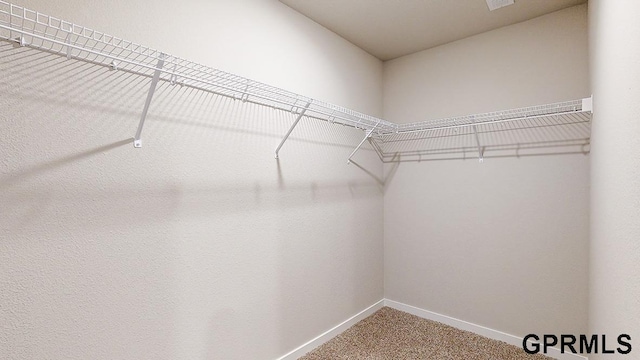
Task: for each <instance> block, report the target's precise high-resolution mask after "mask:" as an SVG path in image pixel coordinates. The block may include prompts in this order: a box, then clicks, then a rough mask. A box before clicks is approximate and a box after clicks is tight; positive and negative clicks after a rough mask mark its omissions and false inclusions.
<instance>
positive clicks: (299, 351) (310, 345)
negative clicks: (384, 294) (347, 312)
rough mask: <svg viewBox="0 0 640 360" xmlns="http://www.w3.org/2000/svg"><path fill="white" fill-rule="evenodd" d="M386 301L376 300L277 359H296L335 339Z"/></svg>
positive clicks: (380, 307)
mask: <svg viewBox="0 0 640 360" xmlns="http://www.w3.org/2000/svg"><path fill="white" fill-rule="evenodd" d="M384 302H385V300H384V299H382V300H380V301H378V302H376V303H375V304H373V305H371V306H369V307H368V308H366V309H364V310H362V311H360V312H359V313H357V314H355V315H353V316H352V317H350V318H348V319H347V320H345V321H343V322H342V323H340V324H338V325H337V326H335V327H333V328H331V329H329V330H327V331H326V332H324V333H322V334H321V335H319V336H318V337H316V338H314V339H312V340H311V341H309V342H307V343H305V344H303V345H301V346H299V347H298V348H296V349H294V350H292V351H291V352H289V353H287V354H286V355H284V356H282V357H279V358H278V359H277V360H295V359H297V358H299V357H301V356H302V355H304V354H306V353H308V352H309V351H311V350H313V349H315V348H317V347H318V346H320V345H322V344H324V343H326V342H327V341H329V340H331V339H333V338H334V337H336V336H338V335H340V334H341V333H342V332H343V331H345V330H347V329H348V328H350V327H352V326H353V325H355V324H356V323H357V322H358V321H360V320H363V319H364V318H366V317H368V316H369V315H372V314H373V313H374V312H376V311H378V310H380V309H382V307H383V306H384Z"/></svg>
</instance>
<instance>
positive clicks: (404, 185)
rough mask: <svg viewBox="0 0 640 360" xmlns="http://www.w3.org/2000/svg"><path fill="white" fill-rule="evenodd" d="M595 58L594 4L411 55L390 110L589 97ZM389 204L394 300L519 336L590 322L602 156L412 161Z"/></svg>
mask: <svg viewBox="0 0 640 360" xmlns="http://www.w3.org/2000/svg"><path fill="white" fill-rule="evenodd" d="M587 55H588V54H587V8H586V5H582V6H577V7H573V8H569V9H565V10H562V11H559V12H556V13H552V14H549V15H546V16H543V17H540V18H536V19H533V20H530V21H527V22H524V23H520V24H516V25H512V26H508V27H504V28H501V29H497V30H494V31H491V32H488V33H484V34H480V35H477V36H474V37H470V38H467V39H463V40H460V41H457V42H454V43H451V44H447V45H443V46H440V47H437V48H433V49H430V50H426V51H423V52H420V53H416V54H413V55H409V56H406V57H402V58H399V59H396V60H393V61H390V62H388V63H385V68H384V82H383V83H384V118H385V119H388V120H391V121H397V122H411V121H418V120H427V119H435V118H441V117H450V116H456V115H465V114H473V113H480V112H488V111H494V110H501V109H509V108H515V107H522V106H530V105H537V104H545V103H549V102H556V101H563V100H572V99H579V98H582V97H588V96H589V95H590V93H589V81H588V62H587ZM394 167H395V165H389V166H388V167H387V168H386V171H387V172H389V173H393V171H392V169H394ZM384 205H385V212H384V221H385V226H384V230H385V297H386V298H389V299H392V300H396V301H400V302H403V303H406V304H409V305H413V306H417V307H419V308H423V309H426V310H430V311H434V312H438V313H441V314H445V315H449V316H452V317H455V318H458V319H462V320H466V321H469V322H472V323H476V324H479V325H484V326H487V327H489V328H493V329H496V330H500V331H503V332H507V333H510V334H513V335H518V336H524V335H526V334H528V333H538V334H541V333H552V334H561V333H575V334H581V333H585V331H586V330H587V306H588V305H587V304H588V298H587V295H588V294H587V291H588V290H587V285H588V277H587V273H588V263H587V259H588V248H589V245H588V240H589V157H588V156H586V155H582V154H579V155H552V156H541V157H526V158H515V157H513V158H502V159H487V160H485V162H484V163H483V164H479V163H478V160H477V158H474V157H473V156H471V159H470V160H465V161H462V160H457V161H430V162H429V161H427V162H421V163H404V162H403V163H400V165H399V167H398V168H397V169H395V175H394V177H393V178H392V180H391V181H390V183H388V184H387V189H386V191H385V204H384Z"/></svg>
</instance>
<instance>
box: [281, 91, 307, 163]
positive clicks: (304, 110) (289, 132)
mask: <svg viewBox="0 0 640 360" xmlns="http://www.w3.org/2000/svg"><path fill="white" fill-rule="evenodd" d="M309 106H311V101H309V102H308V103H307V105H306V106H305V107H304V109H302V111H300V113H299V114H298V117H297V118H296V121H294V122H293V124H292V125H291V127H290V128H289V131H287V133H286V134H285V136H284V138H283V139H282V141H280V145H278V147H277V148H276V159H277V158H278V152H280V149H281V148H282V145H284V142H285V141H287V139H288V138H289V135H291V132H292V131H293V129H294V128H295V127H296V125H298V123H299V122H300V119H302V116H304V113H305V112H307V109H308V108H309Z"/></svg>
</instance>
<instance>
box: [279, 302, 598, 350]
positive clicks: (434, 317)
mask: <svg viewBox="0 0 640 360" xmlns="http://www.w3.org/2000/svg"><path fill="white" fill-rule="evenodd" d="M385 306H386V307H389V308H391V309H395V310H399V311H402V312H405V313H408V314H411V315H415V316H417V317H419V318H423V319H427V320H431V321H436V322H439V323H442V324H444V325H448V326H451V327H453V328H455V329H459V330H463V331H468V332H471V333H474V334H476V335H480V336H482V337H485V338H488V339H492V340H497V341H502V342H504V343H507V344H509V345H513V346H516V347H519V348H520V347H522V340H523V339H522V338H521V337H518V336H514V335H510V334H507V333H504V332H501V331H497V330H494V329H490V328H487V327H484V326H480V325H477V324H473V323H470V322H467V321H464V320H459V319H456V318H453V317H450V316H446V315H442V314H438V313H435V312H432V311H428V310H424V309H420V308H417V307H415V306H411V305H407V304H403V303H401V302H398V301H394V300H389V299H382V300H380V301H377V302H376V303H374V304H373V305H371V306H369V307H367V308H366V309H364V310H362V311H360V312H359V313H357V314H356V315H354V316H352V317H350V318H348V319H347V320H345V321H343V322H342V323H340V324H338V325H336V326H335V327H333V328H331V329H329V330H327V331H326V332H324V333H322V334H320V335H319V336H317V337H315V338H314V339H312V340H310V341H308V342H307V343H305V344H303V345H301V346H299V347H297V348H296V349H294V350H292V351H290V352H289V353H287V354H285V355H283V356H282V357H279V358H278V359H277V360H295V359H298V358H300V357H301V356H303V355H305V354H307V353H309V352H311V351H312V350H314V349H317V348H319V347H320V346H322V345H324V344H326V343H327V342H329V341H330V340H332V339H333V338H335V337H336V336H338V335H340V334H342V333H343V332H344V331H346V330H348V329H349V328H351V327H352V326H353V325H355V324H357V323H358V322H360V321H361V320H364V319H366V318H367V317H369V316H371V315H373V314H374V313H376V312H377V311H378V310H380V309H382V308H383V307H385ZM546 355H547V356H550V357H553V358H556V359H559V360H586V359H587V358H586V357H583V356H580V355H576V354H569V353H564V354H563V353H561V352H560V350H559V349H557V348H550V349H548V351H547V354H546Z"/></svg>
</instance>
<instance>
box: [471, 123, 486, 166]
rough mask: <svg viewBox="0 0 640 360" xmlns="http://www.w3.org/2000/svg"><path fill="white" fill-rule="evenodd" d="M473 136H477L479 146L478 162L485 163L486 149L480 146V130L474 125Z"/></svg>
mask: <svg viewBox="0 0 640 360" xmlns="http://www.w3.org/2000/svg"><path fill="white" fill-rule="evenodd" d="M473 134H474V135H475V136H476V145H478V161H479V162H481V163H482V162H484V148H483V147H482V146H481V145H480V138H478V129H477V128H476V126H475V125H473Z"/></svg>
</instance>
